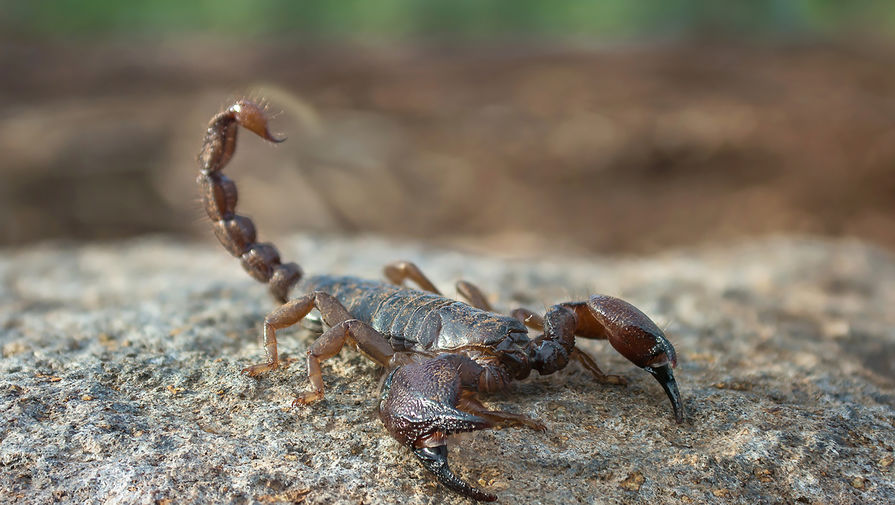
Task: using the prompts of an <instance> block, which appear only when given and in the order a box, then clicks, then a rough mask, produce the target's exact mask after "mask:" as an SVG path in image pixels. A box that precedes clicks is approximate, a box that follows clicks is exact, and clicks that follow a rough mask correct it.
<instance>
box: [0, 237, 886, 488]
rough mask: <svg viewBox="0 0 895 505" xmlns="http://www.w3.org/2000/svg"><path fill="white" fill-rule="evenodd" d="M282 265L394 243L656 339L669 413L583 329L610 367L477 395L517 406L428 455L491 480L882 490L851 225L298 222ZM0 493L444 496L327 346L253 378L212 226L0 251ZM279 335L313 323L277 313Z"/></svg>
mask: <svg viewBox="0 0 895 505" xmlns="http://www.w3.org/2000/svg"><path fill="white" fill-rule="evenodd" d="M281 250H282V252H284V257H287V258H290V259H292V258H295V259H297V260H299V261H300V262H301V263H302V264H303V266H304V267H305V270H306V271H307V272H333V273H352V274H358V275H363V276H371V277H378V276H379V275H380V274H379V272H380V268H381V265H382V264H384V263H386V262H388V261H392V260H394V259H399V258H404V259H410V260H413V261H416V262H417V263H418V264H419V265H420V266H421V267H422V268H423V269H424V270H425V271H426V272H427V273H428V274H429V275H430V276H431V277H432V278H433V280H434V281H435V282H436V284H438V285H439V286H440V287H441V288H442V289H443V291H444V292H446V293H453V292H454V291H453V289H452V287H451V286H452V283H453V282H454V281H456V280H457V279H460V278H465V279H469V280H473V281H475V282H477V283H478V284H479V285H480V286H481V287H482V288H483V289H484V290H486V291H487V292H489V293H493V297H492V301H493V302H494V303H495V304H496V306H497V307H499V308H500V309H501V310H509V309H511V308H513V307H515V306H519V305H523V306H526V307H529V308H532V309H537V310H540V309H543V308H544V307H545V306H546V305H549V304H551V303H553V302H557V301H561V300H568V299H581V298H584V297H585V296H587V294H589V293H598V292H600V293H607V294H614V295H617V296H621V297H624V298H626V299H628V300H629V301H631V302H632V303H634V304H635V305H637V306H638V307H640V308H641V309H643V310H644V312H646V313H647V314H649V315H651V316H652V317H653V319H655V320H656V321H657V322H658V323H659V324H660V326H664V327H665V328H666V331H667V333H668V335H669V337H670V339H671V340H672V341H673V343H674V345H675V346H676V348H677V351H678V354H679V366H678V370H677V376H678V380H679V383H680V386H681V391H682V394H683V395H684V399H685V402H686V407H687V411H688V418H687V422H686V423H685V424H683V425H678V424H676V423H675V422H674V421H673V418H672V415H671V409H670V406H669V405H668V401H667V399H666V398H665V396H664V395H663V393H662V391H661V389H660V388H659V386H658V385H657V384H656V383H655V382H654V381H653V379H652V378H651V377H650V376H649V375H648V374H646V373H644V372H642V371H641V370H639V369H637V368H636V367H634V366H633V365H631V364H630V363H628V362H627V361H626V360H625V359H624V358H622V357H621V356H619V355H618V354H617V353H615V352H614V351H613V350H612V349H611V348H610V347H609V346H608V345H606V344H605V343H604V342H591V341H587V342H583V343H582V344H581V345H582V346H583V347H584V348H586V349H587V350H588V351H590V352H591V353H592V354H593V355H594V356H595V357H596V359H597V361H598V362H600V364H601V365H602V366H603V368H604V370H607V371H611V372H612V373H619V374H622V375H624V376H625V377H627V378H628V379H629V382H630V384H629V385H628V386H627V387H618V386H610V385H604V384H597V383H594V382H593V381H592V380H591V379H590V378H589V376H588V375H587V374H586V373H584V371H582V370H581V369H580V368H578V367H576V366H574V365H573V366H570V367H569V368H567V369H566V370H563V371H560V372H559V373H557V374H554V375H551V376H547V377H537V376H535V377H532V378H530V379H528V380H526V381H524V382H521V383H518V384H517V385H516V386H515V387H514V388H513V389H512V390H510V391H508V392H506V393H503V394H498V395H493V396H490V397H488V398H487V400H488V401H489V403H490V404H491V405H494V406H496V407H498V408H501V409H505V410H510V411H515V412H522V413H525V414H527V415H530V416H533V417H536V418H538V419H540V420H542V421H543V422H544V423H546V425H547V426H548V430H549V431H548V432H547V433H546V434H541V433H536V432H532V431H527V430H525V431H520V430H515V429H505V430H493V431H484V432H478V433H474V434H467V435H463V436H458V437H456V438H455V439H454V440H453V442H452V447H451V461H452V464H453V466H454V469H455V471H456V472H457V473H458V474H459V475H461V476H463V477H464V478H466V479H468V480H470V481H473V482H478V483H480V485H482V487H484V488H485V489H487V490H489V491H491V492H496V493H497V494H498V495H499V496H500V501H501V503H650V504H651V505H657V504H666V503H668V504H672V503H674V504H678V503H744V504H745V503H749V504H751V503H892V502H895V483H893V481H895V479H893V469H892V468H893V446H895V435H893V433H895V405H893V404H895V311H892V307H893V305H895V259H893V257H892V256H890V255H889V254H887V253H885V252H882V251H880V250H877V249H875V248H873V247H871V246H867V245H863V244H860V243H856V242H847V241H846V242H841V241H840V242H831V241H821V240H812V239H795V238H771V239H765V240H760V241H754V242H747V243H740V244H735V245H730V246H725V247H707V248H698V249H690V250H679V251H673V252H668V253H665V254H661V255H658V256H652V257H645V258H620V259H619V258H616V259H612V258H587V259H582V258H577V259H576V258H565V259H563V258H549V259H547V260H512V261H511V260H505V259H501V258H497V257H480V256H470V255H466V254H461V253H457V252H449V251H443V250H432V249H427V248H422V247H418V246H414V245H410V244H394V243H390V242H388V241H385V240H383V239H375V238H357V239H336V238H321V237H308V236H299V237H295V238H293V239H291V240H289V241H287V242H285V243H283V244H281ZM0 281H2V282H0V344H2V359H0V419H2V424H0V502H2V503H23V504H43V503H52V502H57V503H106V504H119V503H121V504H131V503H134V504H165V503H171V504H174V503H177V504H192V503H195V504H200V503H278V502H281V503H289V502H302V501H303V502H304V503H311V504H318V503H319V504H322V503H352V504H356V503H399V502H400V503H408V504H417V503H468V500H465V499H463V498H460V497H458V496H456V495H454V494H452V493H450V492H448V491H446V490H444V489H443V488H441V487H440V486H438V485H437V484H435V483H434V482H433V481H432V480H431V479H429V478H428V476H427V475H425V473H424V470H423V469H422V468H421V467H420V466H419V465H418V464H417V463H416V462H415V461H414V460H413V458H412V457H411V455H410V454H409V452H408V451H406V450H405V449H403V448H402V447H400V446H398V444H397V443H396V442H395V441H393V440H392V439H391V438H390V437H389V436H388V434H387V433H386V432H385V430H384V429H383V428H382V426H381V424H380V422H379V420H378V418H377V417H376V414H375V403H376V402H375V395H376V390H377V384H378V379H379V374H378V371H377V369H376V367H375V366H373V365H372V364H371V363H369V362H368V361H366V360H365V359H363V358H362V357H361V356H359V355H358V354H357V353H355V352H352V351H350V350H345V351H343V352H342V353H341V354H340V355H339V356H337V357H336V358H334V359H332V360H330V361H328V362H327V363H326V365H325V366H324V374H325V379H326V384H327V388H328V389H327V399H326V400H325V401H324V402H322V403H320V404H317V405H315V406H313V407H311V408H294V409H293V408H290V407H289V405H290V402H291V400H292V398H293V395H294V394H295V393H296V392H298V391H302V390H304V389H305V387H306V385H307V379H306V376H305V368H304V363H303V360H300V359H298V360H296V361H295V362H294V363H292V364H291V366H289V367H288V368H285V369H281V370H278V371H276V372H274V373H271V374H269V375H268V376H265V377H263V378H261V379H251V378H248V377H245V376H242V375H240V374H239V370H240V369H242V368H243V367H245V366H247V365H250V364H253V363H256V362H259V361H260V360H261V359H262V354H263V353H262V351H261V349H260V348H259V347H258V345H257V344H256V338H257V335H258V333H259V329H260V323H261V321H262V319H263V317H264V315H265V313H266V312H267V311H269V310H270V309H271V308H272V307H273V303H272V302H271V300H270V299H269V298H268V296H267V294H266V291H265V288H264V286H262V285H260V284H257V283H255V282H254V281H252V280H250V279H249V278H248V277H247V276H246V275H245V274H244V273H242V271H241V269H240V267H239V266H238V264H237V262H236V261H234V260H233V259H232V258H229V257H228V256H227V255H226V254H225V253H224V252H223V251H222V250H220V248H218V247H214V246H210V245H207V244H201V245H183V244H179V243H175V242H173V241H171V240H168V239H164V238H150V239H141V240H135V241H129V242H123V243H111V244H105V245H83V246H75V245H61V244H47V245H43V246H36V247H30V248H26V249H20V250H15V249H13V250H6V251H4V252H2V253H0ZM280 335H281V339H280V342H281V346H280V347H281V353H282V355H283V357H286V358H301V357H303V354H304V350H305V348H306V346H307V345H308V343H309V342H310V340H311V338H312V336H311V335H310V334H309V333H308V332H307V331H305V330H301V329H293V330H286V331H282V332H281V333H280Z"/></svg>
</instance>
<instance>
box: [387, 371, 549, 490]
mask: <svg viewBox="0 0 895 505" xmlns="http://www.w3.org/2000/svg"><path fill="white" fill-rule="evenodd" d="M482 371H483V367H482V366H481V365H479V364H478V363H476V362H475V361H473V360H471V359H469V358H467V357H465V356H462V355H458V354H442V355H440V356H437V357H435V358H430V359H426V360H424V361H421V362H416V363H411V364H408V365H404V366H401V367H398V368H396V369H394V370H392V372H391V373H389V375H388V376H387V377H386V379H385V382H384V383H383V385H382V392H381V393H380V400H379V417H380V419H382V423H383V424H384V425H385V427H386V429H387V430H388V431H389V433H390V434H391V435H392V436H393V437H394V438H395V439H396V440H397V441H398V442H400V443H401V444H402V445H404V446H406V447H408V448H410V450H411V451H413V454H414V456H416V457H417V459H419V461H420V463H422V465H423V466H424V467H425V468H426V470H428V471H430V472H431V473H432V474H434V475H435V477H436V478H437V479H438V481H439V482H441V483H442V484H443V485H444V486H445V487H447V488H449V489H451V490H453V491H455V492H457V493H460V494H462V495H464V496H466V497H469V498H472V499H474V500H480V501H495V500H496V499H497V497H496V496H494V495H492V494H490V493H486V492H484V491H482V490H480V489H478V488H476V487H474V486H472V485H470V484H468V483H466V482H464V481H463V480H461V479H460V478H459V477H457V476H456V475H455V474H454V473H453V472H452V471H451V469H450V467H449V466H448V462H447V445H446V440H447V437H448V435H451V434H453V433H459V432H465V431H475V430H482V429H486V428H491V427H493V426H494V424H495V422H514V423H515V424H525V421H523V420H522V419H523V418H522V417H514V418H513V419H510V416H507V415H505V414H504V413H498V412H492V411H488V410H487V409H485V408H484V407H482V408H478V405H480V404H478V402H471V401H470V398H471V392H472V391H474V390H475V389H476V388H477V382H478V377H479V376H480V375H481V374H482ZM470 407H472V409H471V410H474V411H473V412H467V411H465V410H464V409H465V408H470ZM480 414H485V415H480ZM525 419H527V418H525ZM532 423H536V421H532Z"/></svg>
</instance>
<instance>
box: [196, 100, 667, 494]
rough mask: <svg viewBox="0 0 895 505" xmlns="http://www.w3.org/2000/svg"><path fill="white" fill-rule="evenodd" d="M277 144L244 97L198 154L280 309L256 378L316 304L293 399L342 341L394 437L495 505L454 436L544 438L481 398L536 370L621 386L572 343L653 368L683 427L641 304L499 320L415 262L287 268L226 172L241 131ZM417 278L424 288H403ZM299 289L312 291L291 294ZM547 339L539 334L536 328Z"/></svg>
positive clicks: (212, 203)
mask: <svg viewBox="0 0 895 505" xmlns="http://www.w3.org/2000/svg"><path fill="white" fill-rule="evenodd" d="M239 126H242V127H244V128H246V129H248V130H249V131H252V132H253V133H255V134H257V135H259V136H260V137H262V138H264V139H266V140H269V141H272V142H280V141H281V140H280V139H277V138H275V137H274V136H273V135H271V133H270V131H269V130H268V126H267V118H266V117H265V115H264V112H263V110H262V109H261V108H260V107H258V106H257V105H255V104H254V103H252V102H249V101H245V100H240V101H238V102H236V103H235V104H233V105H232V106H230V107H229V108H227V109H226V110H224V111H223V112H221V113H219V114H217V115H216V116H214V117H213V118H212V120H211V122H210V123H209V126H208V131H207V133H206V137H205V143H204V145H203V148H202V151H201V153H200V155H199V163H200V173H199V178H198V183H199V186H200V190H201V193H202V200H203V203H204V206H205V210H206V213H207V214H208V216H209V217H210V218H211V220H212V223H213V229H214V231H215V235H216V236H217V237H218V239H219V240H220V242H221V243H222V244H223V246H224V247H225V248H226V249H227V250H228V251H229V252H230V253H231V254H233V255H234V256H237V257H238V258H240V260H241V262H242V265H243V267H244V268H245V269H246V271H247V272H248V273H249V274H250V275H251V276H252V277H254V278H255V279H257V280H259V281H261V282H266V283H268V284H269V288H270V291H271V294H272V295H273V297H274V298H275V299H276V300H277V301H278V302H279V303H281V305H280V306H279V307H277V308H276V309H274V310H273V311H272V312H270V313H269V314H268V315H267V317H266V318H265V320H264V327H263V328H264V329H263V341H264V349H265V352H266V354H267V360H266V361H265V362H264V363H260V364H257V365H253V366H250V367H248V368H246V369H244V370H243V372H244V373H246V374H247V375H249V376H258V375H260V374H262V373H265V372H268V371H270V370H273V369H276V368H278V367H279V364H280V361H279V356H278V352H277V340H276V331H277V330H279V329H282V328H286V327H289V326H292V325H294V324H296V323H298V322H300V321H302V320H303V319H304V318H305V317H306V316H307V315H308V314H309V313H310V312H311V311H312V310H313V309H317V311H318V312H319V313H320V316H321V319H322V321H323V323H324V324H325V331H323V332H322V334H321V335H320V336H319V337H318V338H317V339H316V340H315V341H314V342H313V343H312V344H311V345H310V346H309V348H308V351H307V367H308V380H309V382H310V385H311V388H310V390H309V391H307V392H304V393H302V394H300V395H298V397H297V398H296V399H295V400H294V401H293V405H308V404H311V403H313V402H316V401H318V400H320V399H322V398H323V397H324V384H323V376H322V372H321V368H320V365H321V362H322V361H324V360H326V359H328V358H330V357H332V356H335V355H336V354H337V353H338V352H339V351H340V350H341V348H342V347H343V346H344V345H345V344H349V345H351V346H352V347H355V348H357V350H358V351H360V352H361V353H362V354H364V355H365V356H366V357H368V358H370V359H371V360H372V361H374V362H376V363H377V364H379V365H380V366H382V367H384V368H385V369H386V371H387V374H386V378H385V380H384V381H383V386H382V389H381V392H380V401H379V416H380V419H381V420H382V422H383V424H384V425H385V427H386V429H387V430H388V431H389V433H390V434H391V435H392V436H393V437H394V438H395V439H396V440H398V441H399V442H400V443H402V444H403V445H405V446H407V447H409V448H410V449H411V451H412V452H413V454H414V455H415V456H416V457H417V458H418V460H419V461H420V462H421V463H422V464H423V466H424V467H425V468H426V469H428V470H429V471H430V472H432V473H433V474H434V475H435V477H436V478H437V479H438V480H439V482H441V483H442V484H444V485H445V486H446V487H448V488H449V489H452V490H453V491H456V492H458V493H460V494H462V495H464V496H467V497H470V498H473V499H476V500H482V501H494V500H496V499H497V497H496V496H495V495H492V494H489V493H486V492H485V491H482V490H480V489H478V488H476V487H474V486H472V485H470V484H468V483H466V482H465V481H463V480H461V479H460V478H459V477H457V476H456V475H455V474H453V472H452V471H451V470H450V468H449V466H448V464H447V446H446V437H447V436H448V435H450V434H452V433H457V432H463V431H473V430H480V429H485V428H490V427H493V426H496V425H499V424H504V425H512V426H522V427H528V428H531V429H534V430H539V431H542V430H544V429H545V427H544V425H543V424H542V423H540V422H539V421H536V420H534V419H531V418H528V417H526V416H524V415H520V414H513V413H508V412H501V411H495V410H489V409H488V408H486V407H485V406H484V405H482V404H481V403H480V402H479V401H478V399H477V394H478V393H488V392H494V391H499V390H502V389H505V388H506V387H507V386H508V385H509V384H510V383H511V382H512V381H514V380H520V379H524V378H525V377H527V376H528V375H529V374H530V373H531V371H532V370H535V371H537V372H539V374H541V375H546V374H551V373H554V372H556V371H557V370H560V369H562V368H564V367H565V366H566V365H567V364H568V363H569V361H578V362H579V363H581V364H582V365H583V366H584V367H585V368H586V369H587V370H588V371H589V372H591V374H592V375H593V376H594V377H595V378H596V379H597V380H598V381H601V382H606V383H611V384H624V383H625V381H624V379H623V378H621V377H619V376H615V375H606V374H604V373H603V372H602V371H601V370H600V369H599V367H598V366H597V364H596V363H595V362H594V361H593V359H591V358H590V357H589V356H588V355H587V354H586V353H584V352H583V351H582V350H580V349H578V348H577V347H576V346H575V338H576V337H583V338H593V339H603V340H608V341H609V343H610V344H611V345H612V346H613V347H614V348H615V349H616V350H617V351H618V352H619V353H621V354H622V355H623V356H625V357H626V358H628V359H629V360H630V361H631V362H633V363H634V364H635V365H637V366H639V367H641V368H643V369H644V370H646V371H647V372H649V373H651V374H652V375H653V376H654V377H655V378H656V379H657V380H658V382H659V383H660V384H661V385H662V387H663V389H664V390H665V392H666V394H667V395H668V397H669V399H670V400H671V404H672V407H673V410H674V415H675V418H676V419H677V421H678V422H682V421H683V418H684V410H683V405H682V402H681V399H680V394H679V393H678V389H677V383H676V381H675V379H674V375H673V372H672V368H673V367H674V366H675V365H676V361H677V358H676V354H675V351H674V347H673V346H672V345H671V343H670V342H669V341H668V339H667V338H666V337H665V335H664V333H663V332H662V331H661V330H660V329H659V328H658V327H657V326H656V325H655V323H653V321H652V320H650V319H649V318H648V317H647V316H646V315H644V314H643V313H642V312H641V311H640V310H638V309H637V308H636V307H634V306H633V305H631V304H629V303H627V302H625V301H623V300H620V299H618V298H613V297H610V296H603V295H597V296H592V297H591V298H589V299H588V300H587V301H580V302H564V303H560V304H557V305H554V306H553V307H551V308H550V309H549V310H548V311H547V313H546V314H545V315H544V316H540V315H537V314H534V313H532V312H530V311H528V310H526V309H516V310H514V311H513V312H512V313H511V316H506V315H502V314H499V313H496V312H495V311H494V310H493V309H492V308H491V307H490V305H489V303H488V301H487V299H486V297H485V296H484V295H483V294H482V293H481V291H480V290H479V289H478V288H477V287H475V286H474V285H473V284H470V283H468V282H463V281H461V282H460V283H458V285H457V288H458V291H459V292H460V294H461V295H462V296H463V297H464V298H465V299H466V300H467V301H468V303H465V302H461V301H457V300H453V299H450V298H446V297H444V296H442V295H441V294H440V293H439V292H438V290H437V289H436V288H435V286H434V285H433V284H432V283H431V282H430V281H429V279H428V278H426V276H425V275H424V274H423V273H422V272H421V271H420V269H419V268H418V267H417V266H416V265H414V264H413V263H409V262H406V261H400V262H396V263H393V264H390V265H387V266H386V268H385V275H386V277H387V278H388V280H389V281H390V283H384V282H378V281H369V280H363V279H358V278H355V277H336V276H328V275H318V276H312V277H309V278H307V279H304V280H303V279H302V271H301V269H300V268H299V267H298V265H296V264H295V263H285V264H283V263H281V261H280V257H279V253H278V252H277V250H276V248H275V247H274V246H273V245H272V244H267V243H259V242H257V241H256V236H255V235H256V234H255V227H254V224H253V223H252V221H251V220H250V219H249V218H247V217H245V216H240V215H237V214H236V212H235V210H236V202H237V192H236V185H235V184H234V183H233V181H231V180H230V179H229V178H227V177H226V176H224V175H223V174H222V173H221V170H222V169H223V167H224V166H225V165H226V164H227V162H229V160H230V158H231V157H232V155H233V153H234V150H235V148H236V135H237V131H238V127H239ZM406 281H412V282H414V283H415V284H416V285H417V286H418V287H419V288H420V289H410V288H407V287H405V286H404V285H403V284H404V283H405V282H406ZM295 286H298V288H299V290H298V291H299V292H302V293H304V294H302V295H300V296H297V297H295V298H293V299H291V300H290V299H289V296H288V295H289V292H290V291H291V290H292V288H293V287H295ZM530 329H533V330H536V331H537V332H539V333H538V334H537V335H536V336H534V337H533V338H532V337H530V335H529V330H530Z"/></svg>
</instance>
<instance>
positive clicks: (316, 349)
mask: <svg viewBox="0 0 895 505" xmlns="http://www.w3.org/2000/svg"><path fill="white" fill-rule="evenodd" d="M313 308H316V309H317V310H318V311H319V312H320V315H321V316H322V317H323V320H324V321H325V322H326V324H327V325H328V326H330V329H329V330H327V331H326V332H325V333H324V334H323V335H321V336H320V337H318V338H317V340H315V341H314V343H313V344H311V346H310V347H309V348H308V352H307V355H308V358H307V359H308V380H309V381H310V382H311V391H310V392H307V393H305V394H303V395H302V396H300V397H299V398H297V399H296V401H295V403H302V404H308V403H311V402H314V401H316V400H320V399H322V398H323V375H322V373H321V371H320V361H322V360H325V359H328V358H331V357H333V356H335V355H336V354H338V352H339V350H341V349H342V346H344V345H345V342H350V343H351V344H352V345H353V346H355V347H357V349H358V350H359V351H360V352H361V353H362V354H363V355H365V356H366V357H368V358H370V359H371V360H373V361H375V362H376V363H378V364H379V365H381V366H388V364H389V362H390V360H391V357H392V355H393V354H394V351H392V347H391V345H390V344H389V343H388V340H386V338H385V337H383V336H382V335H381V334H380V333H379V332H377V331H376V330H374V329H373V328H371V327H370V326H369V325H367V324H366V323H363V322H361V321H358V320H357V319H354V318H352V317H351V314H350V313H349V312H348V310H347V309H345V307H344V306H343V305H342V304H341V303H339V301H338V300H337V299H336V298H335V297H333V296H332V295H329V294H327V293H324V292H322V291H315V292H313V293H309V294H307V295H305V296H302V297H300V298H296V299H295V300H292V301H290V302H288V303H285V304H283V305H281V306H279V307H277V308H276V309H274V310H273V311H271V313H270V314H268V315H267V317H265V318H264V333H263V339H264V351H265V353H266V354H267V361H266V362H265V363H261V364H258V365H254V366H250V367H248V368H246V369H244V370H243V373H245V374H247V375H249V376H250V377H255V376H257V375H259V374H262V373H264V372H268V371H270V370H274V369H276V368H277V367H279V364H280V361H279V356H278V354H277V336H276V330H280V329H283V328H288V327H289V326H292V325H294V324H295V323H297V322H299V321H301V320H302V319H303V318H304V317H305V316H306V315H307V314H308V312H310V311H311V309H313Z"/></svg>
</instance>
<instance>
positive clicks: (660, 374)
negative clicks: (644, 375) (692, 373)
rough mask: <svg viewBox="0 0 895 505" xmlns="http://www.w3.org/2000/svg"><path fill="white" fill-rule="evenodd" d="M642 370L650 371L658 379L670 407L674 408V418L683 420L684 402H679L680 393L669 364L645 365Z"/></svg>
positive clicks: (679, 421)
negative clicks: (669, 401) (669, 402)
mask: <svg viewBox="0 0 895 505" xmlns="http://www.w3.org/2000/svg"><path fill="white" fill-rule="evenodd" d="M643 369H644V370H646V371H647V372H649V373H651V374H652V375H653V377H655V378H656V380H657V381H659V384H660V385H661V386H662V389H664V390H665V394H667V395H668V399H669V400H671V407H672V408H673V409H674V418H675V420H677V422H678V423H682V422H684V404H683V403H682V402H681V393H680V392H679V391H678V390H677V382H676V381H675V380H674V372H672V369H671V364H669V363H665V364H664V365H660V366H646V367H643Z"/></svg>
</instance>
